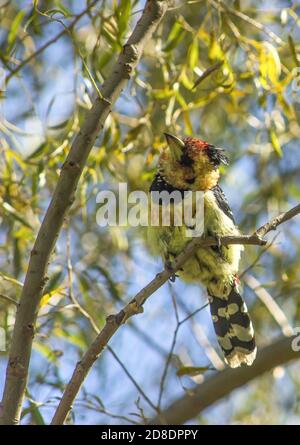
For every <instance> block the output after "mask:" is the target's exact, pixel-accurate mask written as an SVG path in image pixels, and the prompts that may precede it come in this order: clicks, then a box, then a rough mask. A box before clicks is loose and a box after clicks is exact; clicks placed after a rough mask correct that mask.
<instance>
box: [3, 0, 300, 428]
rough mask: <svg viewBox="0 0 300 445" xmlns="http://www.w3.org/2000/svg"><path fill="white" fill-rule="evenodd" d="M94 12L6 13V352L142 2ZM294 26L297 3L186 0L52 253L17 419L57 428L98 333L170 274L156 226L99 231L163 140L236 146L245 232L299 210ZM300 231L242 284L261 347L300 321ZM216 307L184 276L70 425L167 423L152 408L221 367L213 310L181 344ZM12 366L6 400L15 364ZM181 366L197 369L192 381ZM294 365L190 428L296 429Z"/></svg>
mask: <svg viewBox="0 0 300 445" xmlns="http://www.w3.org/2000/svg"><path fill="white" fill-rule="evenodd" d="M91 3H92V2H89V1H87V2H78V1H71V0H70V1H68V0H62V1H47V0H39V1H35V2H32V1H27V0H18V1H17V0H15V1H9V2H7V1H5V0H1V1H0V20H1V28H0V59H1V60H0V64H1V65H0V66H1V72H0V74H1V77H0V82H1V81H2V83H1V85H0V87H1V88H0V89H1V90H3V91H2V93H1V102H0V106H1V116H0V150H1V151H0V178H1V179H0V181H1V182H0V223H1V226H0V323H1V326H2V327H4V329H5V331H6V341H7V345H8V344H9V341H10V335H11V329H12V327H13V323H14V314H15V305H14V304H13V303H12V302H11V301H9V298H13V299H15V300H17V299H18V297H19V294H20V289H21V286H22V281H23V278H24V273H25V271H26V267H27V262H28V257H29V252H30V248H31V247H32V244H33V241H34V238H35V235H36V233H37V230H38V228H39V223H40V221H41V218H42V217H43V215H44V212H45V209H46V208H47V205H48V203H49V199H50V196H51V194H52V192H53V190H54V187H55V184H56V181H57V178H58V175H59V169H60V167H61V166H62V163H63V161H64V159H65V156H66V154H67V153H68V150H69V147H70V143H71V141H72V140H73V137H74V135H75V134H76V133H77V131H78V129H79V126H80V123H81V122H82V119H83V116H84V113H85V110H86V109H88V108H89V107H90V105H91V101H92V98H93V95H94V94H95V88H94V84H95V83H97V84H98V85H100V84H101V82H102V81H103V79H105V78H106V76H108V75H109V74H110V72H111V67H112V64H113V63H114V61H115V60H116V57H117V54H118V53H119V52H120V50H121V48H122V44H124V42H125V41H126V38H127V37H128V36H129V35H130V32H131V29H132V28H133V26H134V25H135V23H136V21H137V20H138V18H139V16H140V13H141V8H143V5H144V2H143V1H133V0H132V1H130V0H120V1H117V0H111V1H105V0H102V1H101V0H99V1H98V2H96V6H94V7H92V6H91V5H90V4H91ZM93 3H95V2H93ZM83 11H85V13H84V14H81V13H82V12H83ZM79 14H81V15H80V18H79ZM74 20H75V25H74V26H73V25H72V23H73V22H74ZM299 25H300V5H299V3H298V2H297V1H289V0H273V1H271V0H270V1H267V0H260V1H255V0H243V1H239V0H235V1H233V0H232V1H226V2H225V1H224V2H222V1H217V0H203V1H201V0H200V1H185V0H179V1H174V2H173V4H172V5H171V9H170V11H168V13H167V14H166V16H165V18H164V19H163V22H162V24H161V25H160V27H159V29H158V31H157V32H156V34H155V36H154V37H153V39H152V41H151V44H149V45H148V46H147V47H146V50H145V54H144V57H143V58H142V61H141V62H140V64H139V66H138V69H137V70H136V72H135V74H134V76H133V78H132V79H131V80H130V82H129V84H128V86H127V87H126V89H125V90H124V91H123V93H122V95H121V97H120V98H119V100H118V102H117V105H116V107H115V108H114V110H113V112H112V113H111V115H110V116H109V118H108V119H107V121H106V124H105V127H104V130H103V132H102V133H101V135H100V136H99V138H98V139H97V143H96V145H95V147H94V149H93V151H92V154H91V155H90V157H89V160H88V164H87V166H86V168H85V170H84V174H83V176H82V178H81V181H80V185H79V189H78V193H77V198H76V201H75V203H74V205H73V207H72V209H71V212H70V215H69V218H68V219H67V220H66V222H65V225H64V230H63V232H62V234H61V236H60V238H59V241H58V243H57V247H56V249H55V252H54V254H53V255H52V262H51V265H50V269H49V273H48V275H49V277H50V280H49V282H48V284H47V287H46V290H45V295H44V297H43V299H42V302H41V308H40V313H39V317H38V328H37V335H36V337H35V341H34V351H33V355H32V361H31V374H30V381H29V385H28V391H27V399H26V404H25V408H24V412H23V417H22V423H24V424H27V423H32V424H40V423H49V421H50V419H51V416H52V415H53V412H54V409H55V407H56V405H57V398H58V397H60V396H61V394H62V389H63V385H64V384H66V382H67V381H68V379H69V377H70V376H71V374H72V371H73V369H74V366H75V364H76V362H77V361H78V360H79V358H80V357H81V355H82V353H83V352H84V351H85V350H86V349H87V347H88V345H89V344H90V343H91V341H92V340H93V338H94V337H95V332H94V329H93V326H92V324H93V322H94V323H95V324H96V325H97V326H98V327H99V328H100V327H101V326H102V325H103V323H104V320H105V317H106V316H107V315H109V314H110V313H113V312H115V311H117V310H119V309H120V308H121V307H122V305H123V303H124V302H127V301H129V299H130V298H132V297H133V296H134V294H135V293H136V292H137V291H139V290H140V289H141V288H142V287H143V286H144V285H146V284H147V283H148V282H149V281H150V280H151V279H152V278H153V277H154V275H155V274H156V273H158V272H159V271H160V270H161V269H162V263H161V260H160V259H159V258H155V257H153V256H151V254H150V253H149V249H148V247H147V242H146V228H138V229H135V228H118V227H108V228H100V227H99V226H98V225H97V223H96V212H97V209H98V208H99V207H98V205H97V204H96V195H97V193H98V191H99V190H102V189H111V190H117V187H118V183H119V182H126V183H128V189H129V191H130V190H145V191H146V190H148V187H149V185H150V183H151V179H152V176H153V173H154V171H155V166H156V162H157V158H158V155H159V151H160V148H161V147H163V145H164V144H165V140H164V137H163V132H164V131H170V132H171V133H174V134H177V135H178V136H179V137H182V136H184V135H194V136H198V137H201V138H202V139H205V140H208V141H209V142H210V143H213V144H215V145H217V146H221V147H224V148H226V149H227V150H228V155H229V158H230V166H229V167H226V168H224V169H223V171H222V173H223V177H222V182H221V183H222V186H223V188H224V190H225V192H226V195H227V197H228V200H229V202H230V204H231V206H232V209H233V211H234V214H235V216H236V219H237V221H238V223H239V225H240V228H241V230H242V232H244V233H251V231H253V230H254V229H255V228H256V227H258V226H259V225H260V224H262V223H263V222H265V221H267V220H268V219H269V218H270V217H272V216H274V215H275V214H277V213H278V212H280V211H284V210H287V209H288V208H290V207H292V206H293V205H295V204H296V203H297V202H299V198H300V188H299V185H300V176H299V173H300V152H299V136H300V104H299V98H300V80H299V88H297V87H298V85H297V71H296V70H297V67H299V78H300V54H299V49H300V31H299ZM64 29H65V33H63V35H61V36H60V37H59V38H58V39H55V36H57V35H60V33H61V31H62V30H64ZM51 40H53V43H52V44H49V45H48V46H47V47H46V49H45V50H44V51H41V52H40V54H38V55H37V56H36V57H32V58H31V59H30V56H31V55H33V54H35V52H36V51H37V50H38V49H39V48H41V47H43V45H44V44H46V43H47V42H50V41H51ZM28 58H29V60H28V61H27V62H26V63H25V64H24V66H22V67H21V69H19V66H20V63H21V61H23V60H25V61H26V59H28ZM210 67H213V68H212V70H211V73H210V74H209V73H208V72H207V71H206V70H207V69H208V68H210ZM203 73H205V75H204V76H203ZM201 76H202V77H201ZM5 77H6V79H7V80H8V84H7V86H6V91H4V89H5V87H4V82H3V79H4V78H5ZM195 83H196V86H195V87H194V88H193V86H194V85H195ZM299 221H300V219H299V217H297V218H295V219H293V220H291V221H289V222H288V223H287V224H285V225H283V226H280V228H279V230H278V231H277V232H276V234H275V232H274V233H273V234H272V233H271V234H270V235H269V236H268V239H269V241H270V244H269V245H268V247H267V249H265V248H260V247H250V246H248V247H246V248H245V253H244V255H243V260H242V266H241V271H242V277H241V281H242V283H243V286H244V295H245V299H246V301H247V305H248V307H249V310H250V313H251V315H252V318H253V321H254V326H255V330H256V337H257V342H258V344H259V346H262V345H266V344H269V343H270V342H272V340H273V339H275V338H276V337H278V336H279V335H280V334H281V333H283V334H285V335H288V334H289V333H290V332H291V329H292V328H293V327H296V326H300V320H299V315H300V298H299V289H300V268H299V257H300V240H299V234H300V230H299ZM243 272H244V273H243ZM7 297H8V298H7ZM205 303H206V291H205V289H202V288H200V287H198V286H191V285H189V286H188V285H185V284H183V283H181V282H180V281H179V280H176V282H175V283H174V284H172V285H171V284H166V285H164V286H163V287H162V288H161V289H159V291H157V292H156V293H155V294H154V295H153V296H152V297H151V298H150V299H149V300H148V302H147V303H146V305H145V311H144V313H143V314H141V315H138V316H136V317H134V318H133V319H132V321H130V323H128V324H127V325H125V326H123V327H122V328H121V329H120V330H119V331H118V333H117V335H116V336H115V337H114V338H113V340H112V342H111V344H110V346H111V348H112V349H106V351H105V352H104V354H103V355H102V356H101V358H100V359H99V360H98V361H97V363H96V365H95V366H94V368H93V369H92V371H91V373H90V374H89V377H88V379H87V380H86V382H85V385H84V388H83V389H82V391H81V392H80V395H79V397H78V398H77V401H76V402H75V405H74V410H73V414H72V418H70V419H69V422H71V423H72V422H75V423H77V424H79V423H97V424H100V423H102V424H103V423H134V422H141V421H143V420H144V418H145V417H151V416H153V415H154V414H155V412H154V410H153V408H152V407H151V403H149V400H147V399H150V401H151V402H152V403H153V404H156V403H157V400H158V398H160V399H161V406H162V407H166V406H168V405H169V404H170V402H171V401H173V400H175V399H176V398H178V397H180V396H181V395H183V394H184V393H185V392H186V391H189V390H191V389H192V388H193V386H194V385H195V383H200V382H202V381H203V380H204V379H206V378H207V377H209V376H210V375H212V374H213V373H214V372H216V370H220V369H222V368H223V367H224V363H223V360H222V356H221V354H220V351H219V347H218V345H217V342H216V338H215V335H214V332H213V329H212V323H211V318H210V315H209V312H208V309H207V308H205V309H202V310H199V311H198V312H197V313H196V314H195V315H194V316H193V317H190V318H189V319H187V320H186V321H185V322H184V323H182V324H181V325H180V328H179V329H177V331H176V334H175V336H176V338H174V332H175V329H176V327H177V328H178V320H182V319H184V318H185V317H187V316H188V315H189V314H191V313H193V312H194V311H196V310H197V309H200V308H201V307H202V306H203V305H204V304H205ZM177 316H178V317H179V318H177ZM175 340H176V341H175ZM172 344H173V347H172ZM170 352H171V353H172V355H171V356H170V360H169V361H170V363H169V366H168V369H166V365H167V364H168V355H169V354H170ZM0 354H1V355H0V375H1V377H0V391H1V392H2V388H3V383H4V375H5V368H6V360H7V354H6V352H5V351H4V352H1V353H0ZM185 366H193V367H201V369H200V370H198V372H194V373H193V374H196V375H184V374H185V372H184V367H185ZM298 366H299V365H297V363H294V364H293V365H290V366H288V367H282V368H281V367H280V368H275V369H274V370H273V372H270V373H268V374H266V375H264V376H262V377H260V378H259V379H256V380H255V381H253V382H252V383H251V384H249V385H247V386H245V387H243V388H241V389H239V390H237V391H236V392H234V393H233V394H231V395H230V396H228V397H227V398H226V399H224V400H222V401H220V402H219V403H217V404H215V405H214V406H213V407H211V408H209V409H207V410H206V411H205V412H204V413H202V414H201V416H199V417H198V418H196V419H194V422H196V423H201V424H205V423H208V424H218V423H221V424H232V423H241V424H251V423H260V424H266V423H267V424H277V423H284V424H291V423H300V421H299V410H300V405H299V395H300V377H299V372H298ZM165 371H167V373H166V372H165ZM178 371H179V374H183V375H181V376H178V375H177V373H178ZM194 371H195V370H194ZM164 374H166V376H165V378H164V377H163V375H164ZM137 385H139V386H140V390H139V389H138V388H137ZM145 395H146V397H145Z"/></svg>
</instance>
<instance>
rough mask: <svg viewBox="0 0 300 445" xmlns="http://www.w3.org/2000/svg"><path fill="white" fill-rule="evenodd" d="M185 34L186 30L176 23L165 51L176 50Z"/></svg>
mask: <svg viewBox="0 0 300 445" xmlns="http://www.w3.org/2000/svg"><path fill="white" fill-rule="evenodd" d="M184 34H185V30H184V29H183V28H182V26H181V24H180V23H178V22H175V23H174V25H173V26H172V29H171V31H170V34H169V38H168V40H167V44H166V46H165V47H164V49H163V51H165V52H168V51H171V50H172V49H173V48H175V47H176V46H177V45H178V43H179V42H180V40H181V39H182V38H183V36H184Z"/></svg>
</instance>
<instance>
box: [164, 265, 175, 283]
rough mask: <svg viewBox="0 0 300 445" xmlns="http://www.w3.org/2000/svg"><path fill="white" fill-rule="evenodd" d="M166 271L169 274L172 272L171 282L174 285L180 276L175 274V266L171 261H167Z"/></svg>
mask: <svg viewBox="0 0 300 445" xmlns="http://www.w3.org/2000/svg"><path fill="white" fill-rule="evenodd" d="M165 269H166V270H167V271H168V272H171V276H170V278H169V280H170V281H171V283H174V282H175V280H176V278H178V275H176V273H175V272H174V269H173V265H172V262H171V261H170V260H166V261H165Z"/></svg>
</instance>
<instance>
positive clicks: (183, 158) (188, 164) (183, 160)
mask: <svg viewBox="0 0 300 445" xmlns="http://www.w3.org/2000/svg"><path fill="white" fill-rule="evenodd" d="M179 162H180V164H181V165H184V166H185V167H191V166H192V165H193V163H194V161H193V159H191V158H190V157H189V156H188V154H187V153H186V152H184V153H183V155H182V156H181V158H180V161H179Z"/></svg>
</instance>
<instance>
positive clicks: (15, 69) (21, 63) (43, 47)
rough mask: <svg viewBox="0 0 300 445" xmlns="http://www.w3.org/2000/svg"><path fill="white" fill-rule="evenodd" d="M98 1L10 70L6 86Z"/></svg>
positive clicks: (94, 3)
mask: <svg viewBox="0 0 300 445" xmlns="http://www.w3.org/2000/svg"><path fill="white" fill-rule="evenodd" d="M98 1H99V0H94V1H92V2H91V3H90V4H89V5H88V6H87V7H86V8H85V9H84V10H83V11H81V12H80V13H79V14H78V15H76V17H75V19H74V20H73V21H72V22H71V23H70V24H69V25H68V26H66V27H64V28H63V29H62V30H61V31H60V32H59V33H58V34H56V36H54V37H53V38H52V39H50V40H49V41H48V42H46V43H44V45H42V46H41V47H40V48H39V49H37V50H36V51H35V52H34V53H32V54H30V56H28V57H27V58H26V59H24V60H22V62H20V64H19V65H18V66H17V67H16V68H14V69H12V70H11V71H10V73H9V74H8V76H7V77H6V79H5V82H6V84H8V82H9V81H10V79H11V78H12V77H13V76H15V75H16V74H17V73H18V72H19V71H20V70H21V69H22V68H24V67H25V66H26V65H27V64H28V63H29V62H31V61H32V60H33V59H35V58H36V57H37V56H38V55H40V54H41V53H42V52H44V51H45V50H46V49H47V48H49V46H51V45H53V43H55V42H57V40H59V39H60V38H61V37H62V36H63V35H64V34H65V33H66V32H68V31H72V30H73V28H74V27H75V25H76V24H77V23H78V22H79V20H80V19H81V18H82V17H83V16H84V15H85V14H87V13H88V12H89V11H90V10H91V9H92V8H93V7H94V6H95V5H96V3H98Z"/></svg>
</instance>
